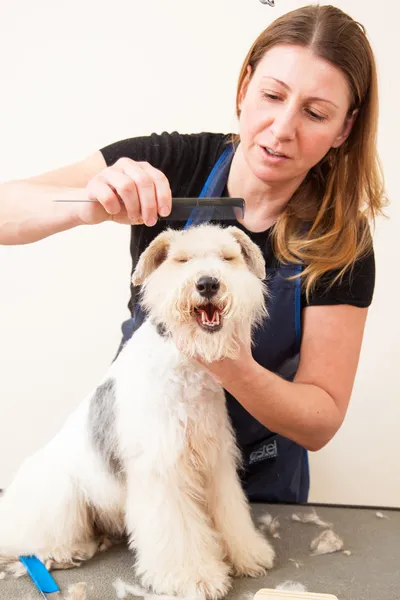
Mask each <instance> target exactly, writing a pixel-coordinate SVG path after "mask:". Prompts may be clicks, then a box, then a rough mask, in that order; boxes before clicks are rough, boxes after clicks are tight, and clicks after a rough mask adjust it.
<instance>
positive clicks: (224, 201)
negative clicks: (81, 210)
mask: <svg viewBox="0 0 400 600" xmlns="http://www.w3.org/2000/svg"><path fill="white" fill-rule="evenodd" d="M53 202H94V203H97V202H98V200H53ZM244 210H245V202H244V200H243V198H173V199H172V207H171V212H170V214H169V215H168V216H167V217H159V219H162V220H164V221H187V220H189V221H190V223H191V224H192V223H193V224H195V223H198V222H200V221H202V220H212V221H237V220H238V219H241V218H243V216H244Z"/></svg>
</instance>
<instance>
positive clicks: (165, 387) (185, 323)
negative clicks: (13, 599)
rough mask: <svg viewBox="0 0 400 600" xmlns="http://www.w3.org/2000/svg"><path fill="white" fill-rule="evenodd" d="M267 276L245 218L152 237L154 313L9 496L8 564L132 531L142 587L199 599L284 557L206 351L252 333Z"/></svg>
mask: <svg viewBox="0 0 400 600" xmlns="http://www.w3.org/2000/svg"><path fill="white" fill-rule="evenodd" d="M264 280H265V263H264V259H263V257H262V254H261V251H260V249H259V248H258V246H256V245H255V244H254V243H253V242H252V241H251V240H250V238H249V237H248V236H247V235H246V234H245V233H244V232H243V231H241V230H240V229H239V228H237V227H234V226H230V227H225V228H223V227H220V226H216V225H200V226H197V227H192V228H189V229H187V230H183V231H177V230H171V229H168V230H166V231H164V232H162V233H161V234H159V235H158V236H157V237H156V238H155V239H154V240H153V242H152V243H151V244H150V245H149V246H148V248H147V249H146V250H145V251H144V252H143V253H142V254H141V256H140V258H139V261H138V263H137V266H136V269H135V270H134V272H133V275H132V283H133V285H135V286H139V288H140V302H141V307H142V310H143V312H144V314H145V315H146V317H145V320H144V322H143V324H142V325H141V326H140V327H139V328H138V329H137V330H136V331H135V332H134V334H133V336H132V337H131V338H130V339H129V340H128V341H127V342H126V344H125V345H124V346H123V347H122V350H121V351H120V353H119V354H118V356H117V358H116V359H115V361H114V362H113V363H112V364H111V365H110V367H109V369H108V371H107V373H106V375H105V376H104V378H103V379H102V381H101V382H100V383H99V385H98V386H97V387H96V388H95V389H94V391H93V392H92V393H90V394H89V395H88V396H87V397H86V398H85V399H84V400H83V402H82V403H81V404H80V405H79V406H78V408H77V409H76V410H75V412H73V413H72V414H71V416H70V417H69V418H68V420H67V422H66V423H65V425H64V426H63V428H62V429H61V430H60V432H59V433H58V434H57V435H56V436H55V437H54V438H53V439H52V440H51V441H50V442H49V443H48V444H47V445H46V446H45V447H44V448H42V449H40V450H39V451H38V452H36V453H35V454H34V455H32V456H30V457H29V458H27V459H26V461H25V462H24V463H23V464H22V466H21V467H20V469H19V471H18V472H17V473H16V476H15V478H14V480H13V481H12V482H11V484H10V486H9V488H8V489H6V490H5V492H4V495H3V496H2V497H1V498H0V562H2V563H3V564H5V563H7V562H10V561H13V560H14V561H15V560H17V559H18V557H19V556H21V555H32V554H33V555H36V556H38V557H39V558H40V559H41V560H43V561H44V562H45V563H46V564H47V565H48V567H49V568H68V567H72V566H75V565H76V564H77V563H79V562H80V561H82V560H85V559H89V558H91V557H92V556H93V555H94V554H95V553H96V552H97V551H99V550H100V549H101V548H100V547H99V544H100V542H99V539H100V535H107V536H109V538H113V537H114V538H115V537H116V538H118V537H124V536H126V538H127V539H128V543H129V547H130V549H131V550H132V551H133V552H134V555H135V573H136V575H137V577H138V578H139V580H140V581H141V583H142V585H144V586H145V587H146V588H147V589H151V590H152V591H153V592H155V593H157V594H169V595H178V596H191V597H195V598H200V599H217V598H220V597H222V596H224V595H225V594H226V593H227V592H228V590H229V588H230V586H231V582H232V579H231V576H250V577H257V576H259V575H262V574H264V573H265V570H266V569H270V568H272V566H273V563H274V557H275V552H274V550H273V548H272V546H271V545H270V543H269V541H268V540H267V539H266V538H265V537H264V536H263V534H262V533H261V532H260V531H258V529H257V528H256V527H255V525H254V523H253V520H252V517H251V511H250V505H249V502H248V500H247V498H246V496H245V494H244V491H243V489H242V486H241V484H240V479H239V477H238V467H239V466H240V464H241V456H240V452H239V449H238V447H237V444H236V440H235V436H234V432H233V429H232V427H231V424H230V420H229V416H228V412H227V408H226V402H225V395H224V391H223V388H222V387H221V385H220V384H219V383H217V381H216V380H215V379H214V378H213V377H212V376H211V374H210V373H209V372H208V370H207V369H206V368H205V367H204V366H203V365H202V363H201V361H202V362H203V364H207V363H210V362H212V361H217V360H221V359H223V358H226V357H235V356H237V352H238V349H239V343H245V344H246V343H247V344H251V339H252V331H253V329H254V327H255V326H256V325H257V324H258V323H260V322H261V321H262V320H263V319H264V318H265V317H266V316H267V311H266V305H265V298H266V293H267V290H266V286H265V283H264ZM197 357H198V358H199V359H200V361H197V360H196V358H197Z"/></svg>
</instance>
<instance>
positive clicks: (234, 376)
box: [178, 344, 256, 389]
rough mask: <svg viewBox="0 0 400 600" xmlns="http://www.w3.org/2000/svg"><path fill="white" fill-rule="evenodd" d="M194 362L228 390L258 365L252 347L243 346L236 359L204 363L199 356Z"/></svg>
mask: <svg viewBox="0 0 400 600" xmlns="http://www.w3.org/2000/svg"><path fill="white" fill-rule="evenodd" d="M178 348H179V344H178ZM179 349H180V348H179ZM193 360H195V361H197V362H198V363H199V364H201V365H202V367H203V368H204V369H205V370H206V371H207V372H208V373H210V375H211V376H212V377H213V378H214V379H215V381H217V382H218V383H219V384H220V385H222V387H224V388H226V389H228V388H229V387H230V386H231V384H233V383H234V382H235V381H238V380H240V379H242V378H243V377H248V376H249V373H251V370H252V368H253V366H254V365H255V364H256V362H255V360H254V358H253V356H252V353H251V348H250V346H247V345H243V344H242V345H240V348H239V353H238V355H237V357H236V358H223V359H221V360H216V361H214V362H211V363H209V362H205V361H203V360H202V359H201V358H200V357H199V356H194V357H193Z"/></svg>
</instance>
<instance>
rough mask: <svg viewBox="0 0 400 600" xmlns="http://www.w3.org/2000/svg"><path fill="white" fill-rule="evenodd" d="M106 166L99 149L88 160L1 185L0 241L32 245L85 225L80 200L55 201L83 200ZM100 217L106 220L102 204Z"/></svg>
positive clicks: (99, 209) (99, 207)
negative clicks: (89, 183) (91, 183)
mask: <svg viewBox="0 0 400 600" xmlns="http://www.w3.org/2000/svg"><path fill="white" fill-rule="evenodd" d="M105 166H106V164H105V161H104V158H103V157H102V155H101V153H100V152H96V153H95V154H94V155H92V156H90V157H88V158H86V159H85V160H83V161H81V162H79V163H75V164H72V165H68V166H65V167H61V168H60V169H55V170H54V171H50V172H48V173H43V174H42V175H38V176H35V177H31V178H29V179H23V180H16V181H9V182H5V183H1V184H0V244H10V245H15V244H29V243H31V242H36V241H38V240H41V239H43V238H45V237H48V236H50V235H53V234H54V233H58V232H61V231H66V230H67V229H71V228H72V227H76V226H78V225H82V224H83V223H84V221H83V220H82V219H81V218H80V213H82V206H83V208H85V207H86V206H87V205H86V204H84V205H82V204H80V203H78V204H77V203H75V202H71V203H66V202H60V203H59V202H53V200H56V199H57V200H84V199H87V197H88V194H87V191H86V189H85V187H86V185H87V183H88V182H89V181H90V179H91V178H92V177H94V176H95V175H96V174H97V173H98V172H99V171H101V170H102V169H104V168H105ZM89 209H90V210H92V211H93V210H97V212H98V213H99V215H98V220H99V222H100V221H101V220H105V217H104V214H102V213H104V210H103V208H102V207H101V206H96V207H93V205H90V207H89Z"/></svg>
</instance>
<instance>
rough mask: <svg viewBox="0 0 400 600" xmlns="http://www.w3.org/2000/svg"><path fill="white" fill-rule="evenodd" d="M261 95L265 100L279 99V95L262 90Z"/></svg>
mask: <svg viewBox="0 0 400 600" xmlns="http://www.w3.org/2000/svg"><path fill="white" fill-rule="evenodd" d="M263 97H264V98H266V99H267V100H279V96H277V95H276V94H267V92H263Z"/></svg>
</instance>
